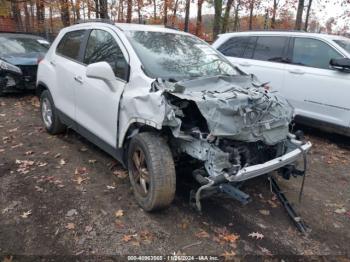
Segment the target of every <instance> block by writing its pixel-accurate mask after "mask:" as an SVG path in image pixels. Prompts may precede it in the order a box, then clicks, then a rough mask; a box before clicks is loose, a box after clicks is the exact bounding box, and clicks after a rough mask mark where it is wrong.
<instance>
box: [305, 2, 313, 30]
mask: <svg viewBox="0 0 350 262" xmlns="http://www.w3.org/2000/svg"><path fill="white" fill-rule="evenodd" d="M311 5H312V0H309V4H308V5H307V9H306V17H305V24H304V30H305V31H307V28H308V26H309V18H310V11H311Z"/></svg>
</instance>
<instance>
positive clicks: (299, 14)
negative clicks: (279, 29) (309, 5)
mask: <svg viewBox="0 0 350 262" xmlns="http://www.w3.org/2000/svg"><path fill="white" fill-rule="evenodd" d="M303 11H304V0H299V3H298V10H297V17H296V20H295V30H301V25H302V23H303Z"/></svg>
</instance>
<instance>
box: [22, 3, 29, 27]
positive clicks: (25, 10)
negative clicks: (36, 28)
mask: <svg viewBox="0 0 350 262" xmlns="http://www.w3.org/2000/svg"><path fill="white" fill-rule="evenodd" d="M23 9H24V24H25V29H26V32H29V31H30V15H29V10H28V4H27V2H23Z"/></svg>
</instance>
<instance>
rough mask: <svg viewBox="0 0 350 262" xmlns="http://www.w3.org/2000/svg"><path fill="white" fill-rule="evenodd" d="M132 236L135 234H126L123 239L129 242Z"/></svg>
mask: <svg viewBox="0 0 350 262" xmlns="http://www.w3.org/2000/svg"><path fill="white" fill-rule="evenodd" d="M132 238H133V235H124V236H123V237H122V240H123V241H124V242H129V241H130V240H131V239H132Z"/></svg>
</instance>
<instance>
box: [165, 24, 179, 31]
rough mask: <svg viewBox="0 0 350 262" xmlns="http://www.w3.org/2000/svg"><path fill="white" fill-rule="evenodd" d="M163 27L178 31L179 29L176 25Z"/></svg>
mask: <svg viewBox="0 0 350 262" xmlns="http://www.w3.org/2000/svg"><path fill="white" fill-rule="evenodd" d="M164 27H165V28H168V29H173V30H177V31H180V29H179V28H178V27H175V26H171V25H165V26H164Z"/></svg>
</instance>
